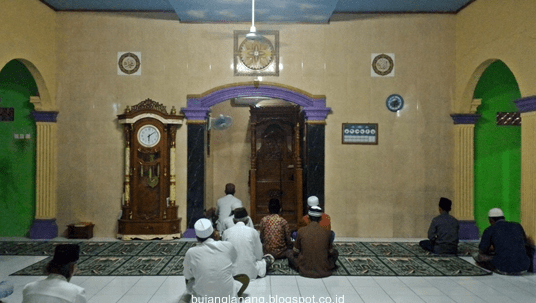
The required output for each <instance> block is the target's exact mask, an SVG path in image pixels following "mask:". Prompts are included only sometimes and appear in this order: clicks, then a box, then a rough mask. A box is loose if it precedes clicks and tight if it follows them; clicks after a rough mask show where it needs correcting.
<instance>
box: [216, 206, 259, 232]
mask: <svg viewBox="0 0 536 303" xmlns="http://www.w3.org/2000/svg"><path fill="white" fill-rule="evenodd" d="M241 207H242V204H241V203H236V202H235V203H233V205H231V216H230V217H229V218H227V219H225V220H223V224H222V229H221V233H222V234H223V232H224V231H225V230H226V229H229V228H231V227H233V226H234V225H235V223H234V220H233V219H234V217H235V216H234V212H235V209H237V208H241ZM247 218H248V220H247V221H244V223H245V224H246V226H249V227H251V228H255V226H254V225H253V220H251V218H250V217H249V216H248V217H247Z"/></svg>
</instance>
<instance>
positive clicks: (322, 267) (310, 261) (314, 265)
mask: <svg viewBox="0 0 536 303" xmlns="http://www.w3.org/2000/svg"><path fill="white" fill-rule="evenodd" d="M308 214H309V219H310V220H311V223H310V224H309V225H307V226H305V227H302V228H300V229H299V230H298V236H297V237H296V241H295V242H294V250H293V251H294V254H291V256H289V258H288V261H289V266H290V267H293V268H295V269H297V270H298V271H299V272H300V275H302V276H304V277H309V278H323V277H327V276H331V274H332V271H333V270H334V269H335V268H336V265H335V262H336V261H337V258H338V256H339V253H338V252H337V250H335V249H333V239H332V236H331V232H329V231H327V230H325V229H323V228H322V227H320V225H319V224H318V222H320V219H321V217H322V209H321V208H320V207H318V206H311V207H309V212H308Z"/></svg>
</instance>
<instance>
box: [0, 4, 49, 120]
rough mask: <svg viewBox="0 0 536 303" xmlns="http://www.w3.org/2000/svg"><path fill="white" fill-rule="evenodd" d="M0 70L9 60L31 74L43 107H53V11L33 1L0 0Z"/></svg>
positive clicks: (46, 108)
mask: <svg viewBox="0 0 536 303" xmlns="http://www.w3.org/2000/svg"><path fill="white" fill-rule="evenodd" d="M0 12H2V21H1V27H0V69H2V68H3V67H4V65H6V63H8V62H9V61H11V60H13V59H18V60H20V61H21V62H22V63H24V64H25V65H26V66H27V67H28V69H29V70H30V72H31V73H32V74H33V76H34V78H35V81H36V84H37V87H38V89H39V94H40V96H41V99H42V102H43V104H42V108H41V107H38V109H43V110H54V109H55V98H56V13H55V12H54V11H53V10H51V9H50V8H48V7H47V6H46V5H44V4H42V3H41V2H39V1H37V0H25V1H15V0H8V1H0Z"/></svg>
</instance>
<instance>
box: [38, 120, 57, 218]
mask: <svg viewBox="0 0 536 303" xmlns="http://www.w3.org/2000/svg"><path fill="white" fill-rule="evenodd" d="M36 125H37V136H36V141H37V142H36V145H37V146H36V178H35V183H36V194H35V200H36V201H35V218H36V219H53V218H56V186H57V181H56V167H57V157H56V146H57V145H56V133H57V126H56V123H55V122H54V123H51V122H36Z"/></svg>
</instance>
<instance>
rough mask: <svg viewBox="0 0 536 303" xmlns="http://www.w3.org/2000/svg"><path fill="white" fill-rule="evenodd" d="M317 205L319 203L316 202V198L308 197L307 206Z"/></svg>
mask: <svg viewBox="0 0 536 303" xmlns="http://www.w3.org/2000/svg"><path fill="white" fill-rule="evenodd" d="M319 204H320V201H318V198H317V197H316V196H310V197H309V199H307V205H308V206H309V207H311V206H318V205H319Z"/></svg>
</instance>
